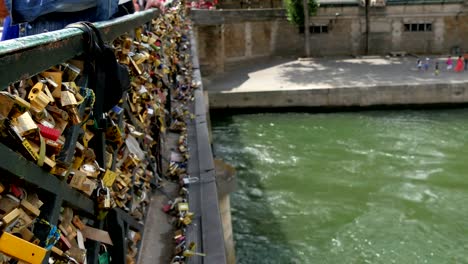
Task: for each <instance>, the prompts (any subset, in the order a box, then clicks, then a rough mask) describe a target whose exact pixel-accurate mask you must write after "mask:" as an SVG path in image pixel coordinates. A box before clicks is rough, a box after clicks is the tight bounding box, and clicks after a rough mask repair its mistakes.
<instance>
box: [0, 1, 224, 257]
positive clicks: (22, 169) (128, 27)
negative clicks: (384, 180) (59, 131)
mask: <svg viewBox="0 0 468 264" xmlns="http://www.w3.org/2000/svg"><path fill="white" fill-rule="evenodd" d="M158 16H160V11H159V10H156V9H152V10H146V11H142V12H137V13H135V14H131V15H126V16H123V17H119V18H116V19H113V20H110V21H105V22H97V23H94V24H95V26H96V27H97V28H98V29H99V30H100V32H101V34H102V36H103V38H104V41H105V42H112V41H113V40H114V39H116V38H118V37H120V36H122V35H124V34H128V33H130V34H131V33H132V32H134V29H135V28H138V27H141V26H142V25H144V24H146V23H151V21H152V20H153V19H154V18H156V17H158ZM83 37H84V33H83V31H81V30H80V29H76V28H66V29H62V30H57V31H52V32H46V33H43V34H38V35H33V36H27V37H22V38H17V39H12V40H8V41H3V42H0V90H5V89H7V88H8V87H9V86H10V85H12V84H14V83H17V82H18V81H20V80H27V79H29V78H31V77H34V76H36V75H37V74H39V73H42V72H44V71H46V70H48V69H50V68H51V67H53V66H55V65H59V64H61V63H63V62H66V61H68V60H70V59H73V58H75V57H77V56H79V55H81V54H83V52H84V50H85V46H84V42H83ZM197 65H198V61H196V62H195V65H194V66H195V68H198V66H197ZM195 72H196V73H198V75H199V71H198V70H197V69H195ZM195 78H196V77H195ZM198 79H201V78H199V77H198ZM201 99H202V98H201V96H200V95H199V94H197V96H196V100H195V103H197V102H198V101H199V100H201ZM96 100H97V102H96V103H99V100H103V99H102V98H96ZM201 104H203V102H201ZM192 108H193V107H192ZM199 119H200V117H199ZM203 122H206V121H203ZM201 126H203V124H199V125H198V127H201ZM204 126H205V127H206V123H205V124H204ZM192 128H193V129H194V127H192ZM189 129H190V127H189ZM205 130H206V129H205ZM205 130H204V134H205V136H207V135H206V131H205ZM75 140H76V138H75ZM195 140H198V139H195ZM203 143H205V142H203ZM194 146H197V148H198V147H200V145H199V144H195V145H194ZM208 147H209V146H208ZM71 151H72V150H71ZM198 154H203V155H212V154H211V149H209V153H208V152H203V153H202V152H199V151H198V150H197V151H196V153H194V155H198ZM209 159H210V160H211V162H212V156H210V157H209ZM196 160H197V161H200V160H202V161H203V157H196ZM202 161H200V162H202ZM212 169H213V168H210V170H212ZM204 172H205V171H203V172H202V171H200V170H199V169H197V170H195V171H194V174H193V175H191V176H194V177H199V178H202V177H201V176H200V174H201V173H204ZM0 173H2V174H3V175H4V176H3V177H7V178H12V179H13V180H12V181H20V182H25V184H26V185H28V186H33V187H34V188H38V189H40V190H41V192H42V191H43V192H44V193H47V196H48V197H49V199H46V204H44V206H43V207H42V208H41V212H42V213H41V216H42V215H44V217H45V218H46V220H47V221H48V222H49V223H50V224H52V225H57V224H58V221H59V216H60V210H61V207H62V206H63V205H64V204H65V205H67V206H70V207H72V208H73V209H76V210H78V211H79V212H81V213H82V214H83V215H84V216H88V217H93V216H97V214H98V213H99V210H98V209H97V208H96V205H95V202H94V201H92V200H91V199H90V198H89V197H88V196H86V195H84V194H82V193H80V192H79V191H77V190H75V189H73V188H71V187H70V186H69V185H68V184H67V182H66V181H65V180H62V179H59V178H57V177H55V176H53V175H51V174H49V173H48V172H46V171H45V170H42V169H41V168H40V167H38V166H36V165H35V164H34V163H32V162H30V161H28V160H26V159H25V158H23V157H22V155H20V154H18V153H16V152H15V151H14V150H12V149H11V148H9V147H7V146H6V145H4V144H3V143H0ZM208 174H209V175H210V176H211V172H210V173H208ZM199 186H201V185H199ZM208 187H209V188H210V191H209V192H208V191H202V190H201V189H200V188H201V187H196V186H193V187H190V188H191V189H192V190H193V189H194V188H195V189H196V191H194V193H199V194H198V195H201V196H202V197H201V199H194V201H189V202H190V204H191V205H190V206H191V208H201V207H203V206H202V205H201V204H202V203H205V202H207V201H209V202H210V203H209V204H208V205H207V207H209V208H210V210H211V211H209V212H208V211H207V210H204V211H203V212H202V211H195V214H196V215H198V216H199V217H197V220H196V221H197V223H198V224H199V226H197V227H194V228H193V229H192V231H191V232H190V235H189V236H190V237H191V239H193V240H194V241H198V243H197V251H201V252H203V251H205V252H210V253H211V254H210V255H209V256H208V257H207V261H205V260H204V259H203V258H201V257H194V258H192V259H193V263H210V259H211V260H215V259H216V261H215V262H211V263H224V261H225V257H224V244H223V240H222V228H221V223H220V218H219V208H218V204H217V201H210V199H216V193H215V192H216V183H215V182H207V183H206V184H204V185H203V188H205V189H206V188H208ZM207 199H208V200H207ZM194 203H195V204H197V205H193V204H194ZM192 205H193V206H192ZM115 214H116V215H117V216H116V217H117V218H118V219H120V220H119V221H121V222H124V223H125V224H124V226H122V227H121V230H119V232H120V233H119V234H118V235H119V236H120V237H121V238H122V239H124V238H125V237H126V233H125V230H127V231H128V229H129V227H131V228H132V229H133V230H137V231H140V232H141V233H143V230H144V229H143V225H142V224H141V223H139V222H138V221H135V220H134V219H133V218H132V217H131V216H130V215H129V214H128V213H125V212H124V211H123V210H116V213H115ZM154 224H157V223H154ZM102 226H103V224H102V222H101V223H100V224H98V226H97V227H98V228H99V227H101V228H102ZM212 227H216V228H219V229H218V230H216V231H213V228H212ZM202 229H203V231H202ZM112 232H115V230H112ZM110 233H111V232H110ZM206 234H208V235H206ZM111 236H113V237H115V234H111ZM113 242H114V247H117V249H116V250H114V253H116V252H117V253H118V254H114V258H113V261H112V263H124V264H125V263H126V259H125V252H126V245H125V242H124V241H113ZM119 247H120V248H119ZM1 251H2V248H0V252H1ZM49 254H50V253H47V255H46V257H45V258H44V260H43V263H48V256H49ZM98 254H99V244H98V243H95V244H94V245H93V246H92V247H91V248H90V249H88V263H97V261H98Z"/></svg>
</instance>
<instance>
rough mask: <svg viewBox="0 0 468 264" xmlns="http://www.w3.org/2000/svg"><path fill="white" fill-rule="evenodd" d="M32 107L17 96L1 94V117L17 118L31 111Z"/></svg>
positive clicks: (4, 92)
mask: <svg viewBox="0 0 468 264" xmlns="http://www.w3.org/2000/svg"><path fill="white" fill-rule="evenodd" d="M30 107H31V105H30V104H29V103H28V102H26V101H25V100H23V99H22V98H21V97H19V96H17V95H12V94H10V93H8V92H6V91H1V92H0V116H3V117H9V118H17V117H18V116H20V115H22V114H23V113H25V112H26V111H28V110H29V109H30Z"/></svg>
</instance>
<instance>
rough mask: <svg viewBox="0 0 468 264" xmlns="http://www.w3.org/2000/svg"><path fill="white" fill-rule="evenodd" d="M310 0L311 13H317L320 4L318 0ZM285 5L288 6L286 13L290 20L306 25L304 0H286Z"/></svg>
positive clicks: (299, 24)
mask: <svg viewBox="0 0 468 264" xmlns="http://www.w3.org/2000/svg"><path fill="white" fill-rule="evenodd" d="M308 1H309V14H310V15H315V14H316V13H317V9H318V7H319V4H318V3H317V1H316V0H308ZM284 5H285V8H286V15H287V17H288V20H289V22H291V23H293V24H296V25H298V26H300V27H301V26H304V8H303V4H302V0H284Z"/></svg>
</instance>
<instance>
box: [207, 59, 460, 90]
mask: <svg viewBox="0 0 468 264" xmlns="http://www.w3.org/2000/svg"><path fill="white" fill-rule="evenodd" d="M428 57H429V58H430V67H429V70H428V71H427V72H425V71H424V70H422V71H418V69H417V67H416V61H417V58H416V57H413V56H407V57H385V56H368V57H361V58H352V57H342V58H312V59H310V60H307V61H299V60H295V59H280V58H274V59H269V60H264V61H258V62H250V63H242V64H238V65H236V66H235V68H234V69H227V72H226V73H224V74H221V75H218V76H214V77H209V78H206V80H204V85H205V90H207V91H208V92H210V93H216V92H223V93H225V92H254V91H282V90H303V89H320V88H341V87H372V86H392V85H413V84H418V85H421V84H425V83H428V84H434V83H464V82H468V71H467V72H461V73H456V72H453V70H452V71H451V72H448V71H447V70H446V64H445V62H446V59H447V56H438V57H435V56H428ZM420 58H421V60H422V61H423V62H424V60H425V58H426V56H422V57H420ZM452 58H453V59H454V65H455V64H456V59H457V58H454V57H452ZM435 61H438V62H439V69H440V74H439V75H438V76H436V75H435V74H434V64H435Z"/></svg>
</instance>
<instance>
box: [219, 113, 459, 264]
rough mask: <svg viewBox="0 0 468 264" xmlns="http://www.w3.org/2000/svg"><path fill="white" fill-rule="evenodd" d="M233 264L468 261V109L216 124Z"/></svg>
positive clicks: (262, 117) (260, 117) (252, 118)
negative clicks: (227, 182) (230, 184)
mask: <svg viewBox="0 0 468 264" xmlns="http://www.w3.org/2000/svg"><path fill="white" fill-rule="evenodd" d="M213 138H214V151H215V154H216V155H217V156H219V157H222V158H223V159H225V160H226V161H228V162H230V163H231V164H233V165H234V166H235V167H236V170H237V173H238V174H237V175H238V191H237V192H236V193H234V194H232V195H231V205H232V207H233V208H232V212H233V226H234V238H235V242H236V250H237V252H236V254H237V259H238V263H241V264H249V263H255V264H259V263H468V162H467V160H468V146H467V145H468V110H446V111H402V112H361V113H338V114H297V113H288V114H257V115H238V116H232V117H224V118H214V119H213Z"/></svg>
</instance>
